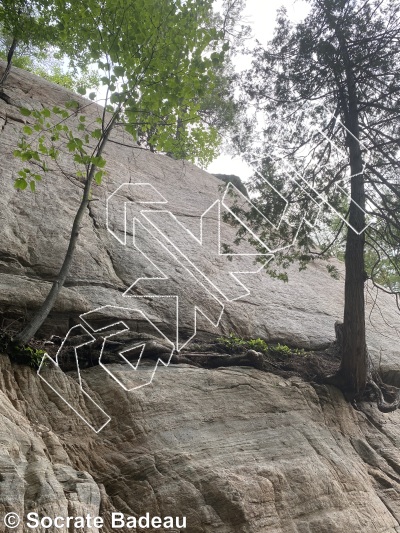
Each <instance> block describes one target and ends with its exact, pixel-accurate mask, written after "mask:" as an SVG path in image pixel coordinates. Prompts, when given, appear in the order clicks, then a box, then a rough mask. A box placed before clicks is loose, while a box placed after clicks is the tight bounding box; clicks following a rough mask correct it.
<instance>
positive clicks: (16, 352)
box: [0, 331, 46, 368]
mask: <svg viewBox="0 0 400 533" xmlns="http://www.w3.org/2000/svg"><path fill="white" fill-rule="evenodd" d="M34 344H35V341H33V342H32V343H30V344H28V345H26V346H19V345H18V344H15V343H13V342H12V339H11V337H10V335H8V334H7V333H5V332H4V331H0V352H3V353H5V354H7V355H8V356H9V357H10V360H11V361H12V362H13V363H17V364H19V365H29V366H31V367H33V368H39V366H40V363H41V362H42V359H43V356H44V355H45V353H46V351H45V350H42V349H41V348H37V347H36V346H34Z"/></svg>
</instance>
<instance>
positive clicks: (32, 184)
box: [29, 180, 36, 192]
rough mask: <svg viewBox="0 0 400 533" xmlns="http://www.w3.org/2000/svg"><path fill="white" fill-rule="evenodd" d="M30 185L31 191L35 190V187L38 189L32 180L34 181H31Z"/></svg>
mask: <svg viewBox="0 0 400 533" xmlns="http://www.w3.org/2000/svg"><path fill="white" fill-rule="evenodd" d="M29 185H30V188H31V191H32V192H35V189H36V183H35V182H34V181H33V180H32V181H31V182H30V183H29Z"/></svg>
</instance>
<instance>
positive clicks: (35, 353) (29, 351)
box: [11, 346, 46, 368]
mask: <svg viewBox="0 0 400 533" xmlns="http://www.w3.org/2000/svg"><path fill="white" fill-rule="evenodd" d="M45 355H46V352H45V350H38V349H36V348H32V347H31V346H14V348H13V352H12V354H11V360H12V361H14V362H15V363H18V364H28V365H29V366H31V367H33V368H39V366H40V363H41V362H42V360H43V357H44V356H45Z"/></svg>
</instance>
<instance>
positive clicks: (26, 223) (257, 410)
mask: <svg viewBox="0 0 400 533" xmlns="http://www.w3.org/2000/svg"><path fill="white" fill-rule="evenodd" d="M0 67H2V68H4V63H1V64H0ZM0 70H1V69H0ZM4 93H5V94H6V96H5V97H4V96H3V97H2V98H1V99H0V125H1V136H0V173H1V190H2V194H1V197H0V227H1V241H0V306H1V312H2V317H3V324H4V325H9V324H10V321H11V320H14V319H16V318H18V317H21V315H24V316H25V315H29V314H30V313H31V312H32V310H33V309H35V307H37V306H38V305H39V303H40V302H41V301H42V299H43V298H44V296H45V295H46V292H47V290H48V288H49V286H50V281H51V280H52V279H53V276H54V275H55V274H56V273H57V271H58V269H59V266H60V263H61V260H62V257H63V253H64V252H65V250H66V247H67V243H68V237H69V230H70V227H71V224H72V218H73V215H74V212H75V211H76V208H77V205H78V202H79V198H80V195H81V186H82V184H81V183H80V182H79V180H77V179H76V177H75V172H76V169H75V168H74V167H73V166H72V165H71V163H70V160H69V159H68V156H67V154H65V155H62V157H61V160H60V167H61V169H62V172H60V171H59V170H58V169H54V172H50V173H49V175H47V176H46V177H45V179H44V180H43V181H42V182H40V183H39V184H38V190H37V192H36V194H31V193H30V192H27V191H25V192H20V191H16V190H15V189H14V187H13V182H14V180H15V178H16V176H17V172H18V170H19V168H20V166H19V165H20V163H19V162H18V161H17V160H16V159H15V158H14V157H13V155H12V153H13V150H14V149H15V147H16V145H17V142H18V140H19V138H20V136H21V132H22V128H23V125H24V124H25V123H29V117H27V118H26V117H22V116H21V114H20V113H19V109H18V108H19V106H21V105H23V106H25V107H31V108H38V109H40V108H41V107H42V106H46V107H47V106H53V105H59V106H60V105H63V104H65V102H67V101H68V100H71V99H72V98H73V99H75V100H78V101H79V102H80V104H81V105H86V104H87V102H86V101H85V100H83V99H82V98H80V97H77V96H76V95H72V94H71V93H69V92H68V91H65V90H63V89H62V88H60V87H57V86H55V85H53V84H51V83H48V82H46V81H43V80H41V79H39V78H37V77H35V76H33V75H31V74H29V73H26V72H23V71H21V70H18V69H13V72H12V74H11V75H10V77H9V80H8V83H7V85H6V87H5V88H4ZM99 112H100V110H99V108H98V107H96V105H95V104H91V105H90V106H88V107H86V108H85V113H86V114H87V122H88V123H90V122H91V121H93V119H95V118H96V116H98V114H99ZM112 141H113V142H111V143H110V144H109V146H108V148H107V150H106V153H105V158H106V160H107V176H106V178H105V179H104V183H103V185H102V186H100V187H95V188H94V191H93V198H92V201H91V203H90V209H89V210H88V216H87V217H85V221H84V224H83V228H82V232H81V236H80V241H79V245H78V249H77V253H76V256H75V260H74V264H73V268H72V270H71V273H70V276H69V279H68V283H67V284H66V287H65V288H64V289H63V291H62V294H61V297H60V298H59V300H58V302H57V304H56V307H55V309H54V311H53V313H52V314H51V317H50V318H49V320H48V321H47V323H46V325H45V327H44V328H43V329H42V335H43V336H49V335H51V334H52V333H57V334H59V335H61V336H62V335H64V334H66V332H67V331H68V328H69V327H70V326H72V325H74V324H76V323H77V322H78V318H79V314H80V313H84V312H87V311H90V310H93V309H95V308H96V307H98V306H102V305H116V306H124V305H125V306H126V301H127V298H124V297H123V296H122V294H123V292H124V291H125V290H126V289H127V288H128V287H129V286H130V285H131V284H132V283H133V282H134V281H135V280H136V279H137V278H139V277H146V276H150V275H154V273H155V271H156V272H159V271H157V268H160V269H161V270H162V271H163V272H164V273H165V272H166V273H167V275H168V281H169V285H168V291H169V292H165V295H167V294H169V295H171V294H172V295H174V294H178V292H179V289H182V287H181V284H182V269H181V267H179V265H178V264H177V263H174V262H173V261H172V260H171V259H170V256H169V255H168V251H165V250H168V246H167V244H165V243H164V244H165V246H166V248H165V250H164V248H162V247H161V246H158V248H157V247H156V248H157V252H158V256H157V254H156V257H158V259H159V262H158V263H157V264H156V263H154V262H153V264H152V263H151V262H149V261H148V260H146V258H145V257H144V255H143V254H141V253H140V252H138V250H137V249H135V248H134V247H133V246H132V245H131V244H129V242H128V241H129V240H130V242H131V241H132V225H131V226H129V227H128V230H127V234H128V239H127V244H126V245H125V246H124V245H122V244H121V243H119V242H118V240H117V239H116V238H114V237H113V236H112V235H111V234H110V233H109V232H108V231H107V226H106V200H107V198H108V197H109V196H110V195H111V194H112V193H113V192H114V191H116V189H117V188H118V187H119V186H120V185H122V184H124V183H127V182H130V183H148V184H151V185H152V186H153V187H155V189H156V190H157V191H158V193H157V194H160V195H162V197H163V199H164V200H165V201H166V202H167V203H164V204H162V205H161V208H160V205H157V204H147V205H146V206H145V209H148V210H152V211H155V210H160V209H168V210H169V211H171V212H172V213H173V214H174V215H175V216H176V217H178V220H179V221H180V222H181V223H182V224H184V225H185V226H187V227H188V228H189V229H190V230H191V231H193V233H196V234H197V235H199V217H200V216H201V214H202V213H203V212H205V211H206V210H207V209H208V208H209V207H210V206H211V205H212V204H213V203H214V202H215V201H216V200H217V199H219V198H221V195H222V192H221V190H220V185H221V181H220V180H219V179H217V178H215V177H213V176H211V175H209V174H207V173H206V172H204V171H201V170H200V169H198V168H196V167H195V166H193V165H191V164H189V163H184V162H178V161H174V160H172V159H170V158H167V157H163V156H161V155H155V154H151V153H149V152H146V151H144V150H141V149H139V148H138V147H132V140H131V139H130V138H129V136H127V135H125V134H124V133H123V132H122V131H120V132H116V133H115V134H114V136H113V137H112ZM127 145H131V147H129V146H127ZM56 170H57V171H56ZM154 198H155V197H154ZM154 198H153V200H154ZM135 199H136V200H137V198H136V197H135V196H134V195H133V193H132V189H129V188H127V189H121V191H120V193H119V196H118V197H117V202H116V207H115V206H114V205H113V206H112V208H113V211H112V212H110V224H111V227H112V228H113V230H114V232H115V233H116V235H117V236H119V237H121V235H123V228H124V217H123V216H122V214H123V206H124V203H125V202H129V201H130V202H131V203H130V204H128V207H127V220H128V221H129V220H130V221H131V220H132V219H133V216H135V214H136V216H142V215H138V213H139V211H140V210H141V209H143V204H138V203H136V204H135V202H134V200H135ZM216 216H217V213H216V211H210V213H209V215H208V218H207V221H206V225H207V228H210V227H211V228H214V229H215V227H216V221H217V218H216ZM149 218H151V217H149ZM154 220H156V219H154ZM144 222H145V221H144ZM144 222H143V223H144ZM146 227H149V223H148V222H147V226H146ZM136 229H137V228H136ZM139 229H140V228H139ZM225 230H226V233H225V234H224V235H223V236H222V237H223V239H226V240H227V242H228V243H230V241H229V239H232V238H233V235H234V230H232V228H229V227H228V228H225ZM211 233H212V232H211ZM146 237H147V239H148V240H147V241H146ZM174 237H176V238H177V239H178V237H179V235H178V233H176V234H174ZM211 240H212V238H211ZM151 242H153V241H152V238H151V236H150V234H148V233H146V232H145V231H142V233H140V231H139V230H138V231H137V241H136V243H137V244H138V245H139V246H140V247H141V248H142V249H146V250H147V252H148V253H147V256H148V257H150V256H151V252H152V251H154V246H153V245H152V244H151ZM214 244H215V243H214ZM146 246H147V247H148V249H147V248H146ZM170 249H171V247H170ZM201 260H202V261H203V262H202V263H201V264H202V267H203V269H206V270H207V275H208V276H209V279H214V277H215V278H216V279H219V278H218V272H219V269H220V268H221V265H223V263H220V261H222V259H221V258H219V257H218V256H216V254H215V250H214V249H213V247H212V246H211V245H210V246H208V247H206V250H205V252H204V254H203V257H202V258H201ZM335 264H336V263H335ZM156 267H157V268H156ZM337 267H338V268H339V271H340V279H339V280H334V279H333V278H331V277H330V276H329V274H328V272H327V271H326V269H325V267H324V265H322V264H319V263H315V264H312V265H311V266H310V268H309V269H307V270H306V271H303V272H298V271H297V270H296V269H293V270H292V271H291V272H290V280H289V283H288V284H284V283H282V282H280V281H277V280H272V279H270V278H267V277H266V276H265V275H263V274H262V273H259V274H255V275H252V276H246V277H245V276H241V277H240V279H241V281H242V282H244V283H245V284H246V286H247V287H248V288H249V291H250V293H249V295H248V296H245V297H244V298H243V299H242V300H240V301H236V302H228V303H226V305H225V312H224V316H223V318H222V320H221V324H220V325H219V327H218V328H214V327H213V326H212V325H211V324H210V323H209V322H208V321H206V320H205V319H200V320H199V322H198V331H199V338H206V339H209V338H210V337H213V336H218V335H221V333H223V334H227V333H229V332H230V331H235V332H236V333H237V334H239V335H243V336H247V337H258V336H261V337H263V338H264V339H265V340H267V341H270V342H278V341H280V342H285V343H287V344H291V345H293V346H297V347H304V348H315V349H321V348H324V347H326V346H328V345H329V344H330V343H331V342H332V341H333V340H334V327H333V325H334V322H335V321H336V320H338V319H340V317H341V313H342V305H343V301H342V298H343V296H342V295H343V269H342V267H341V265H340V264H339V263H337ZM227 276H229V274H227ZM219 281H221V283H223V280H221V279H219ZM228 285H229V283H227V285H226V287H228ZM160 287H161V284H159V285H156V284H154V289H153V290H154V292H153V295H157V294H158V293H157V292H156V290H157V289H160ZM150 289H151V283H149V284H148V285H143V286H139V285H138V288H137V292H136V295H139V296H145V295H148V294H149V291H150ZM183 296H184V295H183ZM190 298H192V300H196V299H197V303H198V304H199V307H200V308H202V309H203V311H205V312H209V313H210V314H212V313H214V314H215V313H216V311H218V309H214V307H215V305H216V304H215V301H214V300H213V299H212V298H211V297H210V295H209V293H207V292H205V295H204V294H202V293H201V291H200V290H199V291H198V292H196V291H195V290H194V292H190ZM367 299H368V305H369V315H368V328H369V332H368V335H369V351H370V354H371V357H372V358H373V360H374V361H375V364H378V363H379V364H380V365H381V367H382V370H383V371H384V372H385V374H386V377H387V378H388V379H389V380H390V381H391V382H392V383H394V384H396V383H397V384H399V383H400V378H399V372H398V370H399V355H400V354H399V343H398V335H397V331H396V329H395V326H396V325H398V315H397V314H396V306H395V302H393V301H392V300H391V299H390V298H388V297H386V296H384V295H380V296H379V297H378V298H377V299H376V294H375V293H374V292H373V291H372V290H371V291H369V292H368V294H367ZM141 302H142V305H143V306H144V307H143V309H144V310H145V311H146V313H147V315H148V316H150V317H151V319H152V321H153V323H154V324H156V325H157V327H159V328H160V330H162V331H164V332H165V333H167V334H169V333H170V332H171V331H172V330H173V327H174V326H173V324H174V318H175V316H174V313H173V310H172V309H171V306H170V305H169V302H168V301H167V299H162V298H158V299H157V298H150V299H149V298H147V299H146V298H142V299H141ZM213 306H214V307H213ZM216 307H217V308H218V306H216ZM123 317H124V318H126V316H123ZM140 317H141V315H140V314H139V315H137V316H136V318H135V320H131V322H130V323H129V320H128V319H127V322H128V323H129V325H130V327H131V328H132V329H134V330H135V331H137V332H141V328H142V327H144V325H143V324H141V323H140V320H141V319H140ZM128 318H129V317H128ZM192 318H193V317H192V316H191V315H189V314H187V315H185V316H183V317H181V320H182V323H181V325H182V330H183V331H184V333H186V336H190V335H191V334H192V329H193V328H192ZM144 322H145V321H143V323H144ZM0 367H1V374H0V515H1V516H0V532H3V531H8V530H7V529H5V528H4V525H3V515H4V514H6V513H8V512H16V513H19V514H20V515H21V516H23V515H25V514H26V513H29V512H30V511H36V512H37V513H39V515H40V516H81V515H83V516H85V515H87V514H91V515H92V516H97V515H100V516H101V517H103V518H104V527H103V528H102V531H105V532H111V531H112V528H111V522H110V517H111V514H112V512H120V513H124V514H125V515H126V516H136V517H140V516H143V515H145V514H146V513H149V514H150V516H161V517H166V516H172V517H176V516H178V517H186V524H187V525H186V529H176V528H175V529H166V528H153V529H151V528H150V529H147V530H146V531H162V532H164V531H174V532H175V533H178V532H183V531H188V532H189V533H214V532H218V533H344V532H352V533H358V532H359V533H378V532H379V533H395V532H400V449H399V446H400V429H399V428H400V416H399V413H398V412H395V413H391V414H382V413H379V412H378V411H377V409H376V408H375V407H374V406H373V405H370V404H368V403H367V402H364V403H362V404H360V405H359V409H360V410H355V409H354V408H353V407H352V406H351V405H349V404H348V403H346V402H345V400H344V398H343V396H342V395H341V393H340V392H339V391H338V390H336V389H335V388H333V387H326V386H320V385H314V386H313V385H311V384H308V383H305V382H303V381H302V380H301V379H300V378H297V377H291V378H289V379H284V378H282V377H279V376H276V375H273V374H269V373H267V372H262V371H260V370H256V369H254V368H248V367H231V368H217V369H212V370H211V369H204V368H196V367H194V366H191V365H186V364H175V365H170V366H169V367H162V368H159V370H158V371H157V372H156V374H155V377H154V380H153V382H152V384H151V385H150V386H147V387H144V388H140V389H137V390H135V391H132V392H126V391H124V390H123V389H122V388H121V387H120V386H119V385H118V383H117V382H116V381H115V380H114V379H113V378H112V377H111V376H110V375H109V374H108V373H107V372H106V371H105V370H104V369H103V368H102V367H100V366H96V367H93V368H88V369H84V370H82V372H81V377H82V384H83V388H84V390H85V392H86V393H87V394H89V395H90V397H91V398H92V399H93V400H94V401H95V402H96V403H97V404H98V405H99V406H100V407H101V408H102V409H103V410H104V411H105V412H106V413H107V414H108V415H109V416H110V417H111V421H110V423H109V424H108V425H107V426H106V427H105V428H104V429H103V431H101V432H100V433H99V434H96V433H94V432H93V431H91V430H90V429H89V428H88V426H86V425H85V424H84V423H83V422H82V421H81V420H80V419H79V418H78V416H76V414H74V413H73V412H72V411H71V410H70V409H69V408H68V406H67V405H66V404H65V403H64V402H63V401H62V400H61V399H60V398H59V397H58V396H57V394H55V393H54V391H53V390H52V389H50V388H49V387H48V386H47V385H46V384H45V383H44V382H43V381H42V380H40V378H39V377H38V376H37V375H36V373H35V371H34V370H33V369H31V368H29V367H26V366H18V365H15V364H12V363H11V362H10V361H9V359H8V357H7V356H4V355H1V356H0ZM107 367H108V369H109V370H110V371H112V372H113V373H114V374H115V375H116V376H124V377H126V376H128V377H129V373H133V372H135V371H134V370H131V369H129V367H128V366H127V365H120V364H115V363H112V364H109V365H107ZM141 371H142V370H140V369H139V370H137V371H136V372H137V373H140V372H141ZM145 371H146V368H144V369H143V372H145ZM121 379H122V377H121ZM58 380H59V381H58V386H59V387H60V388H61V389H62V390H63V391H64V392H65V394H67V395H68V396H69V397H71V398H74V399H75V400H76V402H77V404H79V406H80V410H81V413H82V414H83V415H84V416H86V415H87V418H90V416H91V415H90V413H89V412H88V406H87V402H86V401H85V397H84V395H83V393H82V391H81V390H80V389H79V386H78V384H77V381H76V376H75V375H74V373H73V372H66V373H64V374H62V375H59V376H58ZM14 531H16V532H17V533H21V532H23V531H24V532H25V531H30V530H29V529H28V528H27V527H26V526H25V527H24V526H23V524H22V523H21V525H20V526H18V527H17V528H16V529H14ZM37 531H53V530H51V529H50V530H48V529H47V530H45V529H44V528H40V527H39V528H38V529H37ZM58 531H63V532H67V531H75V529H74V528H70V529H67V528H66V527H65V528H61V529H59V530H58ZM79 531H85V532H88V531H96V528H92V529H89V528H87V527H85V528H83V529H81V530H79ZM120 531H128V528H123V529H121V530H120ZM129 531H136V532H137V533H139V532H140V531H145V530H144V529H142V528H140V527H138V528H137V529H130V530H129Z"/></svg>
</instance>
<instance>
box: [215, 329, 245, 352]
mask: <svg viewBox="0 0 400 533" xmlns="http://www.w3.org/2000/svg"><path fill="white" fill-rule="evenodd" d="M217 344H218V345H219V346H220V347H221V348H223V349H224V350H226V351H227V352H228V353H238V352H242V351H244V350H245V349H246V347H247V342H246V341H245V340H244V339H243V338H242V337H238V336H237V335H235V334H234V333H232V332H231V333H229V335H228V336H227V337H218V338H217Z"/></svg>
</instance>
